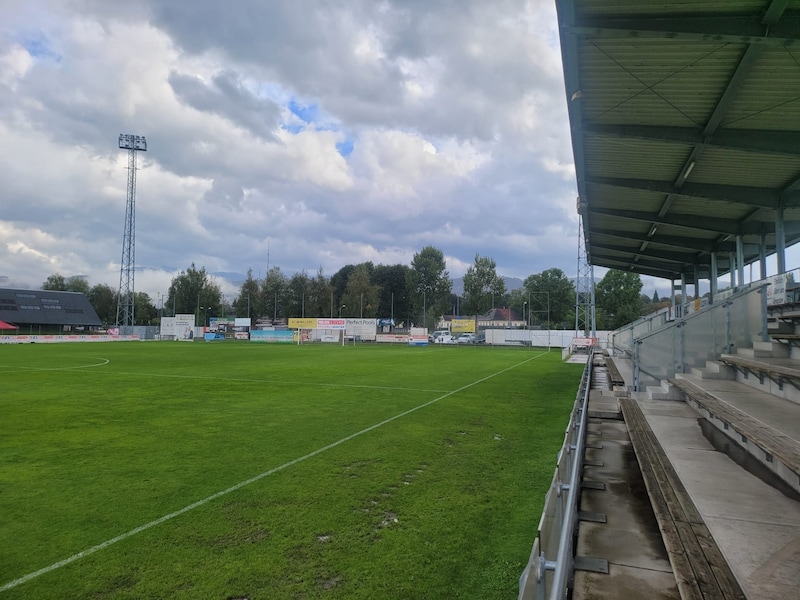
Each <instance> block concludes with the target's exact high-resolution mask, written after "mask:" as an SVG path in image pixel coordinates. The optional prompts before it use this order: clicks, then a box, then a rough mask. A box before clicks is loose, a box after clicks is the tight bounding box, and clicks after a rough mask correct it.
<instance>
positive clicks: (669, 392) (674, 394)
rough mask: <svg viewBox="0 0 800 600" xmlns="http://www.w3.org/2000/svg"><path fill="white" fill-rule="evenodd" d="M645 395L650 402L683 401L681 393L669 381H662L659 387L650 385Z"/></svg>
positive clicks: (646, 388)
mask: <svg viewBox="0 0 800 600" xmlns="http://www.w3.org/2000/svg"><path fill="white" fill-rule="evenodd" d="M645 393H646V394H647V397H648V398H649V399H650V400H683V394H682V393H681V391H680V390H677V389H676V388H675V386H674V385H672V384H671V383H670V382H669V380H667V379H662V380H661V382H660V384H659V385H648V386H647V387H645Z"/></svg>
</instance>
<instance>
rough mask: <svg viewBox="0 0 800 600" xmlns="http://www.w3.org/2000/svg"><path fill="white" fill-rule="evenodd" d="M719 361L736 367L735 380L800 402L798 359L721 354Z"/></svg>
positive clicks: (799, 363) (761, 390)
mask: <svg viewBox="0 0 800 600" xmlns="http://www.w3.org/2000/svg"><path fill="white" fill-rule="evenodd" d="M720 361H721V362H724V363H725V364H728V365H730V366H731V367H732V368H734V369H736V381H738V382H740V383H742V384H744V385H746V386H749V387H751V388H753V389H755V390H758V391H759V392H765V393H767V394H772V395H774V396H777V397H779V398H783V399H786V400H789V401H791V402H794V403H796V404H800V360H797V359H793V358H784V357H762V358H749V357H747V356H743V355H742V354H723V355H722V356H720Z"/></svg>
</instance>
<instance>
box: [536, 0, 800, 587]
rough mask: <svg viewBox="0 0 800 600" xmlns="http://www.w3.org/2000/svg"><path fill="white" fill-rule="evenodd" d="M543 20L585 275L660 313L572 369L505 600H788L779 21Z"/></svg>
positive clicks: (794, 177) (795, 130)
mask: <svg viewBox="0 0 800 600" xmlns="http://www.w3.org/2000/svg"><path fill="white" fill-rule="evenodd" d="M556 5H557V8H558V18H559V32H560V36H561V52H562V58H563V68H564V76H565V86H566V90H565V91H566V99H567V105H568V110H569V117H570V125H571V128H570V130H571V134H572V144H573V152H574V157H575V167H576V178H577V188H578V195H579V197H578V202H577V208H578V212H579V214H580V218H581V221H582V225H583V231H584V234H585V248H586V254H587V259H588V261H589V262H590V264H592V265H593V266H597V267H607V268H614V269H620V270H624V271H628V272H633V273H638V274H641V275H646V276H652V277H656V278H660V279H662V280H667V281H669V282H671V286H672V294H671V296H672V307H671V309H670V310H669V311H668V312H667V313H662V314H656V315H650V316H648V317H646V318H643V319H640V320H638V321H636V322H634V323H631V324H630V325H628V326H626V327H623V328H621V329H620V330H619V331H617V332H614V334H613V335H612V340H613V343H612V346H613V347H612V350H611V352H610V354H612V355H613V356H600V355H595V356H594V359H593V360H592V361H591V362H590V364H589V367H588V368H587V376H586V380H585V386H584V391H585V395H584V396H582V397H579V399H578V400H579V402H577V403H576V411H575V412H574V413H573V424H574V426H571V427H570V429H569V430H568V432H567V437H566V439H565V446H564V449H563V451H562V453H561V454H560V455H559V462H558V468H557V470H556V473H555V475H554V479H553V487H552V488H551V491H550V493H549V494H548V498H547V508H546V510H545V513H544V515H543V517H542V521H541V524H540V528H539V535H538V537H537V540H536V542H535V544H534V547H533V551H532V553H531V560H530V563H529V566H528V569H526V571H525V572H524V573H523V576H522V578H521V580H520V598H545V597H547V598H551V599H556V598H567V597H571V598H573V600H580V599H587V598H593V599H600V598H614V599H618V598H650V599H652V600H657V599H662V598H663V599H667V598H668V599H675V598H682V599H688V598H692V599H729V598H730V599H737V600H738V599H743V598H747V599H748V600H761V599H763V600H767V599H770V600H776V599H777V600H788V599H794V598H797V597H798V592H797V590H798V588H799V587H800V391H799V390H800V346H799V344H798V340H800V304H798V303H797V302H796V298H795V297H794V294H792V293H790V292H791V284H792V283H793V282H794V281H797V279H798V277H797V275H798V272H796V271H795V272H793V271H792V266H796V265H787V253H786V249H787V248H789V247H790V246H792V245H793V244H796V243H797V242H798V241H800V146H798V145H797V143H796V140H797V139H798V136H800V102H799V101H798V99H800V53H798V51H797V47H798V44H799V43H800V3H799V2H798V1H797V0H788V1H787V0H729V1H726V2H714V3H709V2H707V1H704V0H667V1H665V2H657V3H656V2H630V1H626V0H606V1H604V2H593V1H587V0H557V2H556ZM748 274H749V277H748ZM721 281H722V282H724V283H722V284H720V282H721ZM692 296H694V297H695V298H696V299H697V301H696V302H693V303H689V302H688V300H689V299H690V298H691V297H692ZM701 298H702V301H701ZM576 432H579V434H578V433H576ZM576 450H577V452H576ZM576 530H577V535H575V536H574V537H573V534H574V532H575V531H576Z"/></svg>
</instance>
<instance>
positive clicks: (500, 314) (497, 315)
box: [478, 308, 522, 322]
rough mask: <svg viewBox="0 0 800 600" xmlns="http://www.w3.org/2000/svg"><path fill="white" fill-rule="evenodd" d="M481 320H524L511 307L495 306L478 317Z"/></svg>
mask: <svg viewBox="0 0 800 600" xmlns="http://www.w3.org/2000/svg"><path fill="white" fill-rule="evenodd" d="M478 320H479V321H492V322H495V321H512V322H513V321H522V318H521V317H520V316H519V315H518V314H517V313H515V312H514V311H513V310H511V309H510V308H493V309H491V310H490V311H489V312H487V313H486V314H484V315H480V316H479V317H478Z"/></svg>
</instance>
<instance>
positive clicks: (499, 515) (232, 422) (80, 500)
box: [0, 342, 583, 600]
mask: <svg viewBox="0 0 800 600" xmlns="http://www.w3.org/2000/svg"><path fill="white" fill-rule="evenodd" d="M582 369H583V366H582V365H574V364H564V363H562V362H561V353H560V351H554V352H550V353H548V352H547V351H546V350H544V349H536V348H527V349H502V348H489V347H464V346H429V347H407V346H376V345H367V344H364V345H355V346H345V347H342V346H338V345H303V346H293V345H289V346H285V345H280V346H278V345H270V344H252V343H232V342H225V343H220V344H213V343H201V342H195V343H177V342H160V343H142V342H139V343H98V344H30V345H19V346H0V382H2V395H1V396H0V409H1V410H2V415H3V416H2V428H1V429H0V599H5V598H26V599H28V598H115V599H116V598H131V599H133V598H136V599H141V598H192V599H194V598H220V599H233V598H237V599H243V598H247V599H249V600H255V599H262V598H263V599H267V598H269V599H275V598H347V599H352V598H365V599H366V598H370V599H375V598H476V599H477V598H480V599H487V598H510V597H515V596H516V594H517V585H518V581H517V580H518V577H519V575H520V574H521V573H522V570H523V569H524V567H525V564H526V563H527V559H528V556H529V554H530V548H531V544H532V542H533V539H534V537H535V535H536V526H537V523H538V520H539V516H540V513H541V508H542V503H543V501H544V495H545V493H546V491H547V488H548V486H549V484H550V480H551V479H552V474H553V468H554V466H555V456H556V453H557V451H558V449H559V448H560V446H561V442H562V441H563V437H564V428H565V427H566V424H567V421H568V419H569V413H570V410H571V407H572V404H573V402H574V400H575V395H576V393H577V389H578V385H579V381H580V376H581V372H582Z"/></svg>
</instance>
